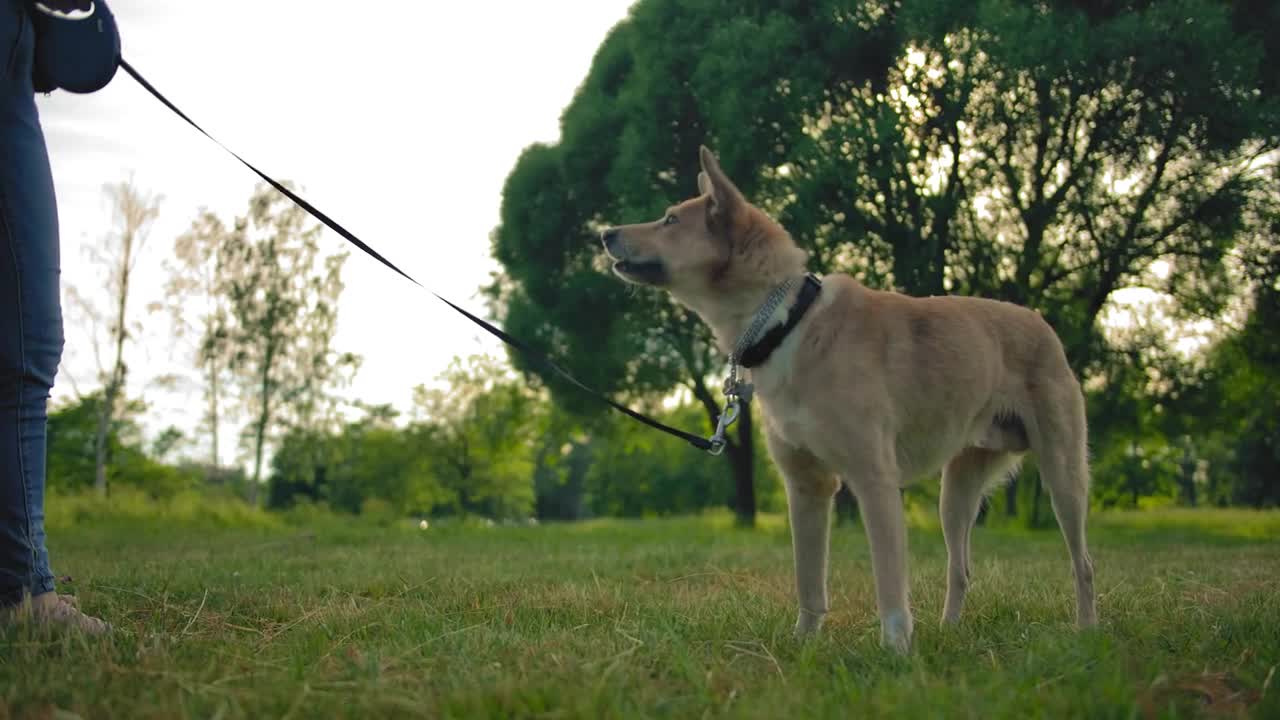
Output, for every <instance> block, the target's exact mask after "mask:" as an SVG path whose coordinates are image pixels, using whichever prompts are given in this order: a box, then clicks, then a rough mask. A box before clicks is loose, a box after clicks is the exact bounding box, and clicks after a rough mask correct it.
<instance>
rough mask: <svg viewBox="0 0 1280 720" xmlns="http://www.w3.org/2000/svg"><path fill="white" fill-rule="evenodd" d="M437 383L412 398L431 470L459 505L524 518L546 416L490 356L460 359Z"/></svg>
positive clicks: (421, 388)
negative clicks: (535, 456)
mask: <svg viewBox="0 0 1280 720" xmlns="http://www.w3.org/2000/svg"><path fill="white" fill-rule="evenodd" d="M438 380H439V383H440V387H437V388H428V387H425V386H418V387H417V388H415V389H414V405H415V408H416V409H417V412H419V413H420V417H422V418H424V419H425V422H421V423H420V424H419V425H418V429H419V437H420V440H421V443H422V445H421V446H422V447H425V448H426V450H425V453H426V455H427V457H428V458H430V467H431V473H432V475H433V476H434V477H435V479H436V480H437V481H438V482H439V483H440V485H442V486H443V487H445V488H447V489H448V490H450V491H451V492H452V493H453V507H452V508H451V509H452V510H453V511H454V512H458V513H463V514H466V513H483V514H485V515H486V516H489V517H500V518H512V517H527V516H528V515H529V513H530V511H531V510H532V509H533V499H534V492H533V483H534V477H533V471H534V465H533V462H534V454H535V452H536V442H537V440H538V438H539V434H540V433H539V430H540V427H541V425H542V418H540V417H539V408H538V404H537V402H536V399H535V398H534V397H533V395H532V393H531V392H530V391H529V389H528V388H526V387H525V386H524V385H523V383H521V382H519V381H518V380H517V379H515V378H512V377H511V376H510V375H509V374H508V373H507V372H506V371H505V370H504V369H503V368H502V366H501V365H500V364H499V363H498V361H497V360H496V359H494V358H492V357H487V356H473V357H471V358H468V359H467V361H466V362H465V364H464V363H463V362H462V361H460V360H458V359H455V360H454V362H453V363H452V364H450V366H449V368H448V369H447V370H446V371H445V372H443V373H442V374H441V375H440V377H439V379H438Z"/></svg>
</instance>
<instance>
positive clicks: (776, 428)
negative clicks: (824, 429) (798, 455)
mask: <svg viewBox="0 0 1280 720" xmlns="http://www.w3.org/2000/svg"><path fill="white" fill-rule="evenodd" d="M789 390H791V392H789ZM756 395H757V397H758V398H759V400H760V409H761V410H762V411H763V412H764V416H765V423H766V425H767V426H768V428H769V430H770V431H771V432H773V433H774V434H775V435H776V436H777V437H778V438H779V439H781V440H784V441H786V443H787V444H788V445H792V446H794V447H808V446H809V445H810V441H811V440H812V438H814V437H816V436H819V435H820V434H821V433H820V432H818V431H819V428H818V418H817V413H816V412H814V409H813V408H812V407H810V406H809V405H808V404H806V403H804V402H801V401H800V396H799V393H796V392H794V389H793V388H788V387H786V385H785V384H784V383H781V382H769V378H766V377H761V378H757V379H756Z"/></svg>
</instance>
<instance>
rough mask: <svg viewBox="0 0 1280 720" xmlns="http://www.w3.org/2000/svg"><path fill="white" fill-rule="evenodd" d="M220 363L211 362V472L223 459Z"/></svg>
mask: <svg viewBox="0 0 1280 720" xmlns="http://www.w3.org/2000/svg"><path fill="white" fill-rule="evenodd" d="M218 422H219V417H218V363H217V362H215V361H210V362H209V436H210V440H211V441H212V442H213V457H212V458H210V460H211V462H210V463H209V467H210V468H211V470H210V472H213V471H216V470H217V469H218V464H219V463H220V462H221V460H220V459H219V457H218Z"/></svg>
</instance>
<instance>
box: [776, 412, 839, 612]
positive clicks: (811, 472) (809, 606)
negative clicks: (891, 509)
mask: <svg viewBox="0 0 1280 720" xmlns="http://www.w3.org/2000/svg"><path fill="white" fill-rule="evenodd" d="M767 441H768V444H769V454H770V455H772V456H773V459H774V462H776V463H777V464H778V467H779V468H780V469H781V470H782V475H783V479H784V480H785V481H786V487H787V507H788V510H789V512H790V516H791V548H792V551H793V552H794V554H795V565H796V594H797V595H798V597H799V600H800V614H799V617H797V618H796V627H795V632H796V635H797V636H800V637H802V636H806V635H812V634H814V633H816V632H817V631H818V629H819V628H821V627H822V620H823V618H824V617H826V614H827V610H828V609H829V608H828V605H827V555H828V552H829V549H830V531H831V505H832V502H833V500H834V498H835V494H836V490H838V489H839V487H840V483H839V481H838V480H837V479H836V477H835V475H834V474H833V473H832V472H831V471H830V470H828V469H827V468H826V467H824V466H823V465H822V463H821V461H819V460H818V459H817V458H816V457H814V456H813V454H811V453H810V452H808V451H807V450H804V449H803V448H797V447H794V446H792V445H790V444H788V443H787V442H786V441H785V440H782V439H781V438H778V437H776V436H775V435H773V434H772V433H768V434H767Z"/></svg>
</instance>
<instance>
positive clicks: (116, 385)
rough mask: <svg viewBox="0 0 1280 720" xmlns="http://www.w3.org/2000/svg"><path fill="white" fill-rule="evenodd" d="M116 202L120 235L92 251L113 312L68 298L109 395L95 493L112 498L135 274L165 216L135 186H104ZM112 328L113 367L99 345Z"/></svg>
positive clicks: (72, 293)
mask: <svg viewBox="0 0 1280 720" xmlns="http://www.w3.org/2000/svg"><path fill="white" fill-rule="evenodd" d="M103 192H104V193H105V194H106V195H107V197H108V198H109V199H110V201H111V204H112V211H113V213H114V223H115V226H116V230H115V231H114V232H112V233H109V234H108V235H107V236H106V237H105V238H104V239H103V240H102V241H101V243H99V244H97V245H95V246H93V247H90V248H89V255H90V259H91V260H92V261H93V262H94V264H96V265H98V266H100V267H102V268H103V270H104V271H105V272H104V275H105V278H106V283H105V285H106V290H107V292H108V293H109V296H110V303H111V311H110V314H109V315H107V316H106V317H104V315H103V313H102V312H100V311H99V310H98V309H97V308H96V307H95V304H94V302H93V301H92V300H90V299H89V298H87V297H86V296H84V295H83V294H81V293H79V292H78V291H76V289H75V288H68V296H69V297H70V299H71V301H72V302H73V303H74V304H75V305H77V306H78V307H79V308H80V309H81V310H82V311H83V312H84V314H85V315H86V317H87V318H88V319H89V321H90V326H91V337H90V341H91V342H92V344H93V350H94V356H95V359H96V360H97V361H98V376H99V380H100V381H101V383H102V387H103V394H102V399H101V402H100V403H98V421H97V429H96V431H95V434H94V488H95V489H96V490H97V491H98V493H99V494H101V495H106V493H107V465H108V463H109V462H110V461H111V452H110V449H111V443H110V442H109V434H110V429H111V426H112V424H113V423H114V422H115V420H116V415H117V412H118V411H119V401H120V398H121V396H122V395H123V394H124V391H125V382H126V380H127V378H128V372H129V368H128V364H127V363H126V362H125V355H124V352H125V345H126V343H127V342H128V340H129V336H130V331H131V329H132V328H133V327H134V323H133V322H131V319H130V316H129V296H130V290H131V281H132V279H133V271H134V269H135V268H136V267H137V264H138V258H139V256H140V254H141V252H142V250H143V248H144V247H145V246H146V242H147V235H148V232H149V230H150V227H151V223H152V222H154V221H155V219H156V217H157V216H158V215H159V214H160V198H158V197H156V196H154V195H150V194H148V193H145V192H143V191H141V190H139V189H138V188H137V187H136V186H134V184H133V183H132V181H122V182H118V183H113V184H108V185H104V186H103ZM104 324H105V325H106V333H107V344H108V346H109V350H108V351H109V352H110V353H111V355H110V364H109V365H105V366H104V365H103V357H102V351H101V348H100V346H99V339H98V335H97V333H98V329H99V327H101V326H102V325H104Z"/></svg>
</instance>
